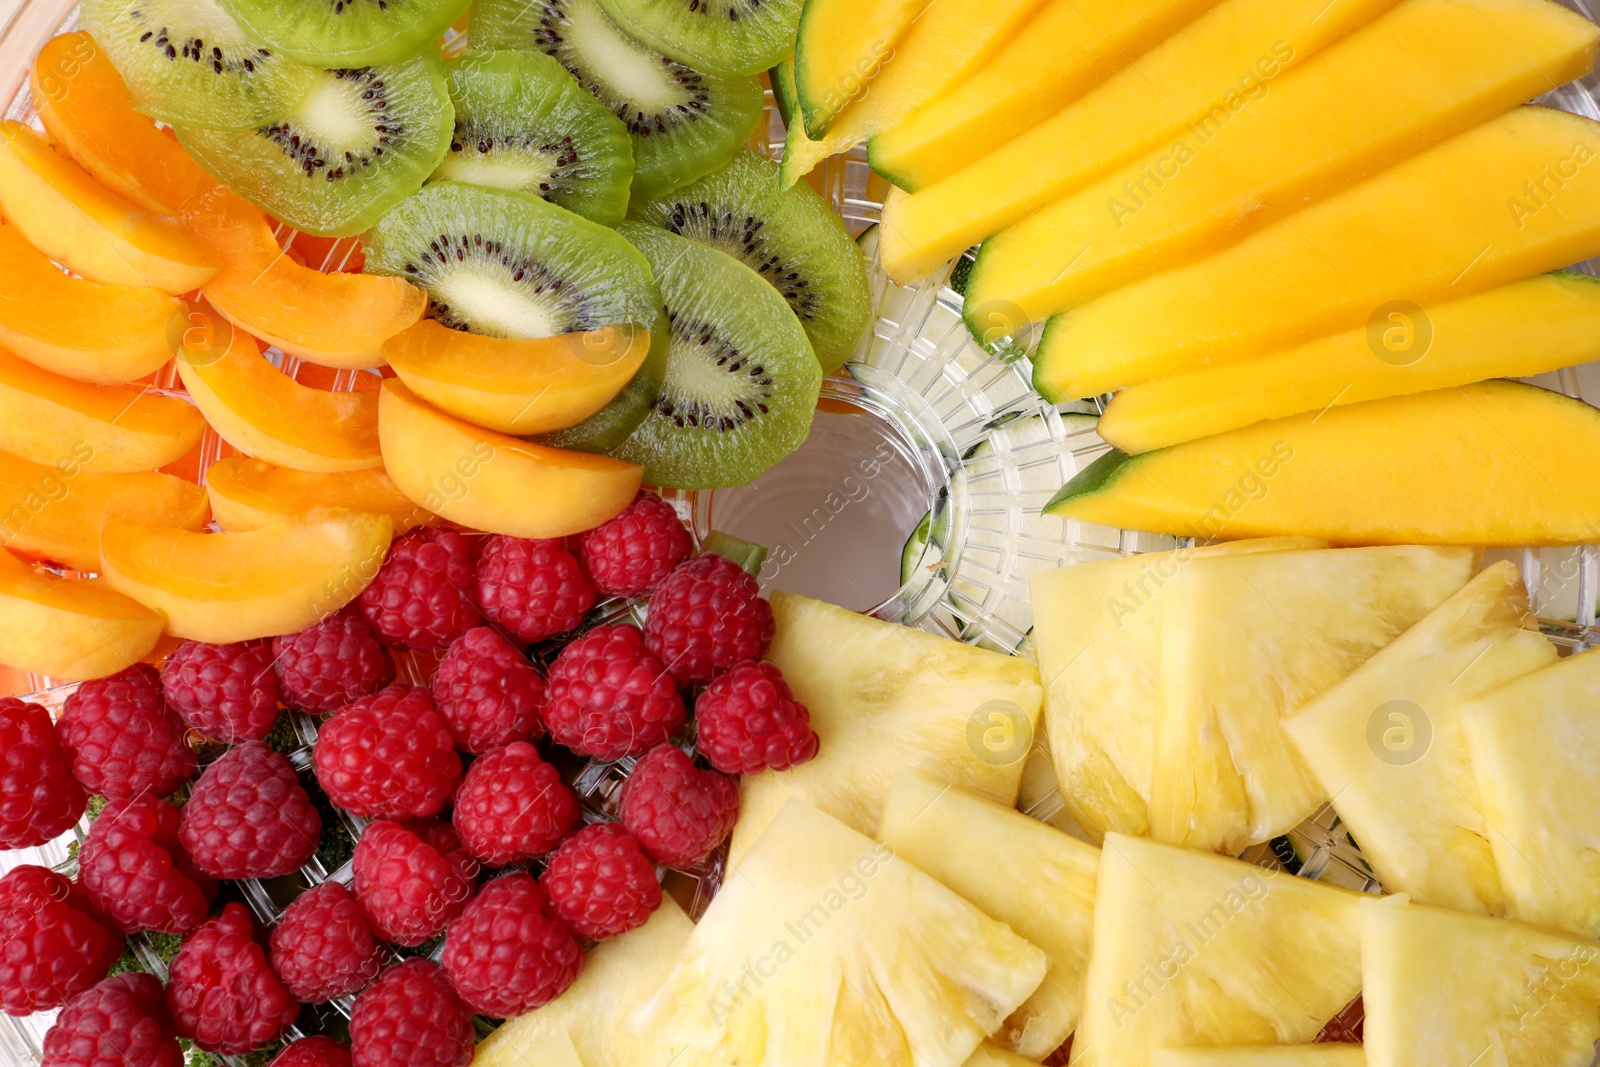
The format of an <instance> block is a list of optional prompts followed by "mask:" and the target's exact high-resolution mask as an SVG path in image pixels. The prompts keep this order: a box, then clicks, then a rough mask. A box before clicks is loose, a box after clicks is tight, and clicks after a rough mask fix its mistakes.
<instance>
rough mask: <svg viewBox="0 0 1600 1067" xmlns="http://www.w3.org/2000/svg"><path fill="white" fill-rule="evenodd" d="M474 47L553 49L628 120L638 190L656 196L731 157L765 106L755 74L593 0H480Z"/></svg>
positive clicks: (472, 27)
mask: <svg viewBox="0 0 1600 1067" xmlns="http://www.w3.org/2000/svg"><path fill="white" fill-rule="evenodd" d="M467 41H468V44H469V45H470V46H471V47H472V49H474V50H478V49H491V48H526V49H533V50H536V51H540V52H544V53H546V54H547V55H550V56H554V57H555V58H556V60H558V61H559V62H560V63H561V65H562V66H564V67H566V68H567V69H568V70H569V71H571V72H572V74H573V77H575V78H577V79H578V81H579V83H580V84H582V85H583V87H584V88H585V89H588V90H589V91H590V92H591V93H593V94H594V95H595V96H597V97H599V99H600V102H601V103H603V104H605V105H606V107H608V108H610V109H611V111H612V113H613V114H615V115H616V116H617V117H618V118H619V119H621V120H622V121H623V123H624V124H625V125H626V126H627V127H628V133H629V135H630V136H631V137H632V139H633V196H634V197H635V198H639V197H649V196H659V195H660V194H662V193H665V192H668V191H670V190H672V189H676V188H678V187H679V186H683V185H687V184H689V183H690V182H692V181H694V180H695V179H696V178H699V177H701V176H702V175H705V174H709V173H710V172H711V171H713V170H716V169H717V168H718V167H720V166H722V164H724V163H726V162H727V161H728V160H729V159H730V158H732V156H733V154H734V152H735V151H737V150H738V148H739V146H740V145H741V144H743V143H744V142H745V141H747V140H749V139H750V135H751V134H752V133H754V132H755V128H756V124H757V123H758V122H759V121H760V119H761V115H762V94H761V86H760V85H759V84H758V83H757V82H756V81H755V80H754V79H753V78H745V77H735V78H725V77H722V76H720V75H716V74H708V73H706V72H703V71H699V70H696V69H694V68H693V67H690V66H687V65H685V64H683V63H679V62H677V61H675V60H672V59H669V58H667V57H666V56H664V55H662V54H661V53H659V52H657V51H654V50H652V49H650V48H648V47H646V46H645V45H642V44H640V43H639V42H637V41H635V40H634V39H633V38H631V37H629V36H628V35H627V34H626V33H624V32H623V31H622V30H620V29H618V28H617V25H616V23H614V22H612V21H611V19H610V18H609V17H608V16H607V15H606V13H605V11H604V10H602V9H601V7H600V5H599V3H598V2H597V0H477V3H475V4H474V5H473V9H472V17H471V19H470V20H469V22H468V23H467Z"/></svg>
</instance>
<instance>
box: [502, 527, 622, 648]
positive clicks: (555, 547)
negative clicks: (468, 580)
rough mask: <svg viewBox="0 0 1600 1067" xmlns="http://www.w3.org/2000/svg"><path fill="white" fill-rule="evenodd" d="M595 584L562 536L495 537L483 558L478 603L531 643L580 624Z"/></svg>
mask: <svg viewBox="0 0 1600 1067" xmlns="http://www.w3.org/2000/svg"><path fill="white" fill-rule="evenodd" d="M594 600H595V596H594V586H593V585H590V584H589V579H588V578H587V577H586V576H585V575H584V573H583V569H582V568H581V567H579V566H578V557H577V556H574V555H573V554H572V553H571V552H568V551H567V549H566V546H565V545H563V544H562V543H561V542H560V541H559V540H555V541H534V540H529V539H527V538H522V537H503V536H501V537H491V538H490V539H489V543H488V544H487V545H486V546H484V549H483V556H482V558H480V559H479V560H478V603H480V604H482V605H483V613H484V614H485V615H487V616H488V617H489V619H490V621H492V622H495V623H498V624H499V625H501V626H503V627H505V628H506V629H507V630H509V631H511V632H512V633H513V634H516V635H517V639H518V640H519V641H522V642H524V643H527V644H532V643H533V642H535V641H543V640H544V639H545V638H547V637H554V636H555V635H556V634H564V633H566V632H567V631H568V630H574V629H577V627H578V624H579V623H581V622H583V617H584V616H585V615H587V614H589V609H590V608H592V607H594Z"/></svg>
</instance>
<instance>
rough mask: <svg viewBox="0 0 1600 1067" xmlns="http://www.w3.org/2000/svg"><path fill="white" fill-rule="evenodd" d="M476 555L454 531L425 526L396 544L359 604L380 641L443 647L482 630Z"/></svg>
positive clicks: (407, 645) (414, 645)
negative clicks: (469, 631)
mask: <svg viewBox="0 0 1600 1067" xmlns="http://www.w3.org/2000/svg"><path fill="white" fill-rule="evenodd" d="M472 592H473V582H472V554H471V552H470V551H469V550H468V546H467V539H466V538H465V537H462V536H461V535H460V534H458V533H456V532H455V531H454V530H442V529H435V528H433V527H423V528H422V529H420V530H413V531H412V532H411V533H408V534H406V535H405V536H404V537H401V538H398V539H396V541H395V543H394V544H393V545H391V546H390V547H389V558H388V559H386V560H384V562H383V566H382V567H380V568H379V569H378V575H377V577H376V578H374V579H373V580H372V584H371V585H369V586H367V587H366V588H365V589H363V590H362V591H361V596H360V597H359V598H357V600H356V603H357V604H359V605H360V606H361V613H362V614H363V615H365V616H366V617H367V621H368V622H369V623H371V624H372V629H373V631H374V632H375V633H376V634H377V635H378V640H380V641H382V642H383V643H384V644H386V645H390V646H392V647H394V648H408V649H429V648H443V647H444V646H445V645H448V644H449V643H450V642H451V641H453V640H455V638H457V637H458V636H460V635H461V634H462V633H463V632H465V631H466V630H467V629H469V628H470V627H473V626H476V625H478V622H479V616H478V609H477V606H476V605H474V604H473V602H472Z"/></svg>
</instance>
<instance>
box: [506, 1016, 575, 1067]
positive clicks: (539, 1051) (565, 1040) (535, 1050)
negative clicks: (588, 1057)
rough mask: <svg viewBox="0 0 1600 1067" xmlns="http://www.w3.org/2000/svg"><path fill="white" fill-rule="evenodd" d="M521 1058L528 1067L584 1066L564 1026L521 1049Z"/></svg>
mask: <svg viewBox="0 0 1600 1067" xmlns="http://www.w3.org/2000/svg"><path fill="white" fill-rule="evenodd" d="M521 1060H522V1063H523V1064H526V1065H529V1067H584V1063H583V1058H582V1057H581V1056H579V1055H578V1049H577V1046H575V1045H573V1043H572V1038H571V1037H570V1036H569V1035H568V1034H567V1028H566V1027H564V1026H563V1027H559V1028H557V1029H555V1030H552V1031H550V1032H549V1033H548V1034H546V1035H545V1036H544V1037H541V1038H536V1039H534V1041H533V1042H532V1043H531V1044H529V1045H525V1046H524V1047H523V1048H522V1049H521Z"/></svg>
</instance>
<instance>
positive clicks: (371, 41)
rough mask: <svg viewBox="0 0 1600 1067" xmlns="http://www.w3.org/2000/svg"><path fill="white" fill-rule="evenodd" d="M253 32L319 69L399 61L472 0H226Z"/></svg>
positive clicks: (278, 49) (224, 3)
mask: <svg viewBox="0 0 1600 1067" xmlns="http://www.w3.org/2000/svg"><path fill="white" fill-rule="evenodd" d="M221 2H222V6H223V7H225V8H227V9H228V11H229V12H230V13H232V15H233V17H234V18H236V19H238V20H239V24H240V25H241V26H243V27H244V28H245V29H246V30H247V31H248V32H249V33H250V34H251V36H253V37H255V38H256V39H257V40H259V41H261V42H262V43H263V44H265V45H266V46H267V47H268V48H271V49H272V50H273V51H275V52H276V53H277V54H278V55H281V56H285V57H287V58H289V59H292V60H294V61H295V62H297V63H305V64H307V65H308V66H313V67H368V66H372V65H374V64H378V63H398V62H399V61H400V60H402V59H406V58H407V57H409V56H413V55H415V54H416V53H417V52H419V51H421V49H422V48H423V46H425V45H427V44H429V43H431V42H432V41H433V40H434V39H436V38H437V37H438V36H439V35H440V34H442V33H444V31H445V30H447V29H449V28H450V24H451V23H453V22H455V20H456V19H458V18H460V17H461V13H462V12H463V11H465V10H466V9H467V0H291V2H289V3H284V2H283V0H221Z"/></svg>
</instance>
